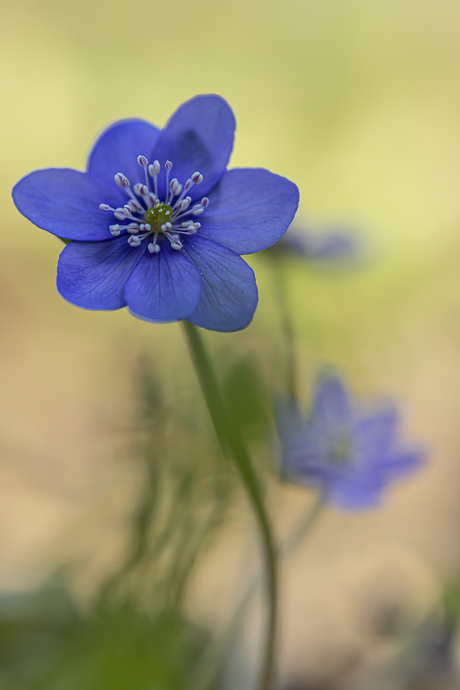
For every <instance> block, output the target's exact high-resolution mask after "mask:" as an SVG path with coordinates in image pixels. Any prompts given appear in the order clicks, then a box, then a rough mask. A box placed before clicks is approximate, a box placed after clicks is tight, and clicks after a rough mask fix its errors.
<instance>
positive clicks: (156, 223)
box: [144, 201, 173, 232]
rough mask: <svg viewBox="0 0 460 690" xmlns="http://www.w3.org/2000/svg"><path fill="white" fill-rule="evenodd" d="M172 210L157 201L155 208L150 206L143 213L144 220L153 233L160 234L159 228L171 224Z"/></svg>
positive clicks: (167, 205)
mask: <svg viewBox="0 0 460 690" xmlns="http://www.w3.org/2000/svg"><path fill="white" fill-rule="evenodd" d="M172 218H173V210H172V208H171V206H170V205H169V204H164V203H163V202H162V201H157V203H156V204H155V206H150V208H149V209H147V211H146V212H145V213H144V220H145V222H146V223H148V224H149V225H150V227H151V228H152V229H153V230H154V231H155V232H161V226H162V225H164V224H165V223H167V222H171V220H172Z"/></svg>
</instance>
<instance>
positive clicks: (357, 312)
mask: <svg viewBox="0 0 460 690" xmlns="http://www.w3.org/2000/svg"><path fill="white" fill-rule="evenodd" d="M1 17H2V21H1V23H0V55H1V58H0V70H1V89H2V106H1V109H0V151H1V158H0V183H1V184H0V195H1V201H0V204H1V208H2V232H1V234H0V243H1V251H0V263H1V269H0V323H1V332H2V336H1V339H0V380H1V391H2V394H1V399H0V420H1V423H0V449H1V465H0V477H1V481H0V494H1V500H0V553H1V570H0V588H1V589H2V590H4V591H11V590H18V591H19V590H23V589H27V588H31V587H34V586H37V585H38V584H40V583H41V582H44V581H45V580H46V579H47V577H48V576H49V574H50V572H51V571H52V570H53V568H56V567H57V566H58V565H59V564H60V563H62V562H72V563H73V564H74V565H75V571H74V572H75V573H76V574H75V575H74V578H73V583H74V587H75V591H76V592H77V596H78V597H80V598H81V600H82V601H83V602H84V601H85V596H87V593H88V592H89V591H90V590H91V587H92V583H94V582H97V579H98V577H99V574H100V573H101V572H103V571H104V569H108V568H110V563H112V562H113V557H114V556H113V554H114V553H115V552H116V548H117V547H116V544H117V543H118V541H117V540H118V539H119V537H120V531H122V526H123V516H124V515H125V513H126V505H125V503H126V501H125V496H126V493H127V490H126V487H129V486H130V481H131V479H130V472H129V462H127V461H126V458H125V459H124V460H123V461H120V455H123V453H120V447H123V445H124V443H125V436H126V433H127V429H129V427H130V423H131V420H132V410H133V398H134V397H135V394H134V393H133V376H134V372H135V370H136V366H137V364H138V362H139V361H140V360H141V359H142V358H145V357H147V359H148V361H151V362H154V363H155V365H156V366H157V367H159V370H160V372H161V380H162V385H163V390H165V391H166V392H165V395H166V396H170V398H171V400H172V401H173V409H174V400H175V399H176V398H175V396H176V397H177V396H178V397H179V398H181V400H182V403H183V402H184V400H185V401H186V400H187V396H189V397H190V400H191V402H190V404H191V405H194V404H196V403H195V402H193V400H194V398H193V396H192V394H191V393H190V390H192V391H195V393H196V388H194V386H195V385H196V384H195V382H194V378H193V372H191V371H190V365H189V363H188V361H187V353H186V349H185V346H184V343H183V342H182V339H181V334H180V330H179V328H178V326H177V324H172V325H167V326H155V325H147V324H145V323H142V322H139V321H136V320H135V319H133V318H132V317H131V316H129V314H127V313H125V312H124V311H121V312H113V313H97V312H86V311H82V310H79V309H77V308H75V307H73V306H71V305H69V304H67V303H65V302H64V301H63V300H62V299H61V298H60V297H59V295H58V294H57V292H56V290H55V286H54V276H55V265H56V260H57V257H58V254H59V251H60V249H61V245H60V244H59V242H58V241H57V240H56V239H55V238H54V237H52V236H51V235H48V234H47V233H45V232H43V231H41V230H39V229H37V228H35V227H33V226H32V225H31V224H30V223H29V222H28V221H27V220H26V219H24V218H22V217H21V216H20V215H19V213H18V212H17V211H16V210H15V208H14V206H13V203H12V201H11V197H10V190H11V187H12V186H13V184H14V183H15V182H16V181H17V180H18V179H19V178H20V177H21V176H22V175H25V174H26V173H28V172H29V171H30V170H32V169H36V168H45V167H60V166H61V167H75V168H80V169H83V168H84V166H85V161H86V156H87V153H88V151H89V148H90V146H91V144H92V142H93V141H94V139H95V137H96V136H97V134H98V133H99V132H100V131H101V130H102V129H103V128H104V127H105V126H106V125H108V124H109V123H111V122H113V121H114V120H117V119H121V118H125V117H131V116H137V117H143V118H146V119H148V120H151V121H152V122H154V123H155V124H157V125H159V126H162V125H163V124H164V123H165V122H166V121H167V119H168V117H169V116H170V115H171V113H172V112H173V111H174V110H175V109H176V107H178V106H179V105H180V104H181V103H182V102H183V101H185V100H187V99H188V98H190V97H192V96H194V95H195V94H200V93H218V94H220V95H222V96H223V97H224V98H226V99H227V100H228V102H229V103H230V104H231V106H232V108H233V109H234V112H235V114H236V118H237V122H238V128H237V136H236V142H235V148H234V153H233V157H232V161H231V165H233V166H253V167H266V168H269V169H270V170H272V171H274V172H277V173H280V174H282V175H285V176H287V177H289V178H290V179H292V180H293V181H295V182H296V183H297V184H298V186H299V188H300V192H301V205H300V211H299V222H300V224H302V223H303V224H304V225H305V227H308V228H311V229H315V230H318V231H321V230H322V228H325V227H326V226H327V225H328V224H330V223H335V224H338V225H343V226H344V227H351V228H353V229H354V230H355V232H356V234H357V236H358V237H359V238H360V251H361V259H360V261H359V262H358V265H356V266H354V267H353V268H350V267H348V268H347V269H346V270H328V271H325V270H323V269H322V268H321V267H318V266H314V265H306V264H305V263H302V262H300V261H298V262H294V263H293V265H292V269H291V270H290V271H289V289H290V294H291V296H292V302H291V309H292V315H293V317H294V319H295V335H296V344H297V348H298V352H299V356H300V358H301V367H300V377H301V382H302V384H301V387H302V390H304V391H305V393H304V396H305V399H306V400H307V399H308V395H309V393H308V391H309V385H310V383H311V381H312V378H313V376H314V374H315V372H316V371H317V370H318V368H319V367H320V366H322V364H323V363H329V364H333V365H334V366H336V367H337V368H339V369H340V370H341V371H343V372H344V373H345V375H346V376H347V377H349V379H350V381H352V385H353V386H354V387H355V388H356V390H357V391H358V392H359V393H360V394H362V395H364V396H367V395H369V396H384V397H393V398H396V399H397V400H398V401H399V404H400V405H401V407H402V409H403V411H404V420H405V426H404V428H405V437H406V438H407V440H412V441H414V440H417V441H420V442H422V443H423V444H424V445H425V447H426V448H427V451H428V462H427V466H426V467H425V468H424V470H423V471H422V472H421V473H420V474H419V475H418V476H417V477H415V478H413V479H410V480H408V481H406V482H405V483H404V484H401V485H400V486H398V487H397V488H396V489H394V490H391V492H390V493H389V495H388V497H387V501H386V503H385V506H384V507H383V508H382V509H378V510H376V511H373V512H370V513H366V514H363V515H352V516H350V515H341V514H339V513H337V512H334V511H332V510H331V511H327V513H326V514H325V515H324V516H323V518H322V520H321V522H320V523H319V524H318V526H317V529H316V530H315V532H314V534H313V535H312V538H311V540H310V542H309V543H308V545H307V544H306V545H305V547H304V548H302V549H301V550H300V551H299V552H298V553H297V555H296V556H295V557H294V558H293V559H291V560H290V561H289V564H288V567H286V572H285V573H284V585H283V616H282V618H283V620H282V653H281V657H282V668H283V673H284V674H285V676H286V677H289V678H305V677H308V678H313V679H316V678H319V679H321V678H325V677H327V673H331V674H332V675H333V674H334V672H335V668H336V667H337V669H340V668H342V666H343V664H344V663H345V662H347V660H353V659H355V658H360V659H362V658H364V657H365V659H370V660H371V661H372V660H373V659H374V656H377V657H378V655H379V654H382V653H385V649H386V648H385V645H384V644H383V643H382V642H381V641H380V642H379V641H377V642H376V641H375V640H376V638H375V635H376V633H375V627H376V626H375V618H376V616H377V614H378V612H379V611H380V609H382V610H383V609H385V610H386V607H390V608H391V607H392V606H393V607H396V608H398V607H402V608H403V609H404V610H405V611H406V613H407V615H408V616H409V617H410V616H412V617H413V620H417V619H418V618H423V615H424V614H425V613H426V611H427V610H429V608H430V607H431V606H432V605H433V602H435V601H436V598H437V596H438V594H439V590H440V587H441V584H440V583H443V582H445V581H447V580H448V579H449V578H453V577H456V575H457V572H458V569H459V567H460V546H459V544H460V540H459V538H460V501H459V497H460V457H459V455H460V435H459V424H458V414H459V411H460V195H459V183H460V155H459V154H460V125H459V122H460V69H459V68H460V42H459V40H458V36H459V30H460V6H459V4H458V2H455V1H454V0H436V1H435V0H386V1H385V2H383V1H379V0H324V1H322V2H315V1H314V0H284V1H283V2H276V1H275V0H264V1H262V0H233V1H232V2H231V3H224V2H215V1H211V0H195V1H194V2H186V0H167V1H166V0H150V1H146V0H138V1H137V2H136V3H135V4H131V5H129V4H127V3H126V2H123V1H122V0H112V1H111V2H110V3H109V2H104V1H103V0H79V1H78V2H73V1H72V0H63V1H58V0H40V1H38V0H21V2H13V1H12V0H10V1H8V0H2V2H1ZM250 262H251V265H252V266H253V267H254V269H255V271H256V274H257V278H258V283H259V289H260V305H259V308H258V311H257V313H256V316H255V319H254V322H253V324H252V325H251V326H250V328H249V329H248V330H247V331H245V332H243V333H236V334H231V335H220V334H213V333H209V334H208V335H207V339H208V342H209V345H210V347H211V349H212V350H213V352H214V353H215V354H216V356H217V357H219V353H220V355H221V359H223V360H225V357H230V359H231V357H232V356H234V357H235V358H236V357H238V356H239V355H240V354H244V353H248V352H253V353H255V355H256V357H257V358H258V360H259V361H260V364H261V367H262V369H263V371H264V375H265V376H266V378H267V379H269V380H270V381H271V382H272V383H273V387H275V388H276V386H281V384H282V375H281V373H280V371H279V365H278V362H279V353H280V352H281V348H282V342H281V338H280V335H279V328H278V326H277V323H276V299H275V297H276V295H275V294H274V289H276V287H275V286H274V283H273V277H272V273H271V270H270V266H269V263H268V262H267V261H266V260H265V259H264V257H263V256H255V257H251V258H250ZM267 343H270V345H268V344H267ZM222 353H223V354H222ZM224 355H225V356H224ZM171 414H172V415H174V412H172V413H171ZM128 493H129V492H128ZM310 498H311V497H310V495H309V494H308V492H306V491H304V490H301V489H298V488H292V489H290V488H288V487H286V488H285V489H283V491H282V492H278V493H277V494H276V496H274V497H273V505H272V509H273V511H274V513H276V514H277V515H278V520H279V525H280V529H281V527H282V526H283V525H287V524H289V522H290V520H291V519H292V518H293V516H294V515H295V513H296V512H298V511H301V510H302V509H303V507H304V506H305V505H306V504H307V503H308V501H309V500H310ZM248 532H249V533H250V532H251V522H250V518H248V516H247V515H246V513H245V511H244V509H243V508H242V509H241V511H235V512H234V514H233V516H232V521H231V527H230V528H229V530H228V534H227V533H225V534H226V537H225V540H224V542H223V543H222V542H220V545H219V546H218V547H217V548H216V550H215V552H214V555H213V556H212V557H210V559H209V562H208V563H207V565H206V567H203V574H202V581H201V584H200V579H199V578H197V582H196V585H195V586H196V592H195V598H196V602H198V603H197V610H198V611H199V613H196V612H195V613H196V615H199V616H201V617H202V618H203V619H206V620H211V621H212V620H214V618H216V617H217V618H218V617H219V616H222V617H223V616H225V615H226V612H228V611H229V610H230V609H231V594H232V591H234V584H233V585H232V578H233V580H234V579H235V578H236V579H237V578H238V577H239V575H238V573H239V574H240V575H241V569H243V570H244V562H245V561H244V559H245V556H244V554H246V556H247V550H248V548H250V545H251V543H252V542H251V538H252V537H250V536H248ZM203 583H204V584H203ZM232 588H233V589H232ZM203 592H205V594H206V595H205V596H204V595H203ZM222 602H224V603H222ZM379 607H380V608H379ZM376 612H377V613H376ZM254 634H255V637H257V635H256V633H254ZM382 649H383V652H382ZM371 661H370V662H369V663H371ZM350 663H351V662H350ZM326 667H327V668H326ZM325 669H326V670H325ZM326 671H327V673H326ZM299 687H300V686H299Z"/></svg>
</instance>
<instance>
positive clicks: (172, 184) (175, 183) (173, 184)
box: [169, 177, 180, 196]
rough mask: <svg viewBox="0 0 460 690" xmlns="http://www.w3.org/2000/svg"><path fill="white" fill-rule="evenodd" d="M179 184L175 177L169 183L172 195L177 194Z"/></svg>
mask: <svg viewBox="0 0 460 690" xmlns="http://www.w3.org/2000/svg"><path fill="white" fill-rule="evenodd" d="M179 186H180V185H179V180H178V179H177V177H175V178H174V179H172V180H171V182H170V183H169V188H170V190H171V193H172V195H173V196H176V195H177V194H179Z"/></svg>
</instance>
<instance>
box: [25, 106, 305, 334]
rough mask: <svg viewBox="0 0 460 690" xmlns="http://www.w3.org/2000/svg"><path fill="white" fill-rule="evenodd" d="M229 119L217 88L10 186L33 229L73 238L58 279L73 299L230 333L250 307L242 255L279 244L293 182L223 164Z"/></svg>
mask: <svg viewBox="0 0 460 690" xmlns="http://www.w3.org/2000/svg"><path fill="white" fill-rule="evenodd" d="M234 129H235V118H234V115H233V113H232V110H231V109H230V107H229V105H228V104H227V103H226V102H225V101H224V100H223V99H222V98H220V97H218V96H197V97H196V98H193V99H192V100H190V101H188V102H187V103H185V104H183V105H182V106H181V107H180V108H179V109H178V110H177V111H176V112H175V113H174V115H173V116H172V117H171V119H170V120H169V122H168V124H167V125H166V127H165V128H164V129H163V130H159V129H158V128H157V127H155V126H154V125H152V124H150V123H148V122H145V121H144V120H137V119H132V120H124V121H121V122H116V123H115V124H114V125H112V126H111V127H109V128H108V129H107V130H106V131H105V132H103V134H102V135H101V136H100V137H99V139H98V140H97V141H96V144H95V145H94V147H93V150H92V151H91V153H90V156H89V159H88V165H87V170H86V172H84V173H83V172H80V171H77V170H71V169H53V168H50V169H47V170H38V171H35V172H32V173H31V174H30V175H27V176H26V177H24V178H23V179H22V180H20V181H19V182H18V183H17V185H16V186H15V187H14V190H13V199H14V202H15V204H16V206H17V208H18V209H19V210H20V211H21V213H23V214H24V215H25V216H26V217H27V218H28V219H29V220H31V221H32V222H33V223H35V225H38V226H39V227H40V228H43V229H44V230H47V231H48V232H51V233H53V234H54V235H57V236H58V237H61V238H65V239H66V240H72V241H71V242H69V243H68V244H67V246H66V247H65V248H64V249H63V251H62V253H61V255H60V258H59V263H58V270H57V288H58V291H59V292H60V294H61V295H62V296H63V297H64V298H65V299H67V300H69V301H70V302H72V303H73V304H76V305H77V306H79V307H83V308H86V309H103V310H113V309H120V308H121V307H125V306H128V307H129V309H130V311H131V312H132V313H133V314H134V315H135V316H138V317H140V318H143V319H146V320H151V321H159V322H170V321H178V320H181V319H189V320H190V321H191V322H192V323H194V324H196V325H197V326H202V327H204V328H209V329H212V330H217V331H235V330H239V329H241V328H244V327H245V326H247V325H248V323H249V322H250V321H251V319H252V316H253V314H254V311H255V308H256V306H257V286H256V282H255V277H254V273H253V271H252V269H251V268H250V267H249V266H248V264H247V263H246V262H245V261H244V260H243V259H242V258H241V256H240V255H241V254H251V253H253V252H257V251H260V250H262V249H265V248H267V247H269V246H271V245H272V244H273V243H275V242H277V241H278V240H279V239H280V237H282V235H283V234H284V233H285V232H286V229H287V228H288V227H289V224H290V223H291V221H292V219H293V217H294V214H295V212H296V210H297V206H298V196H299V195H298V190H297V187H296V186H295V185H294V184H293V183H292V182H290V181H289V180H287V179H286V178H284V177H280V176H278V175H274V174H273V173H271V172H269V171H268V170H263V169H234V170H229V171H227V170H226V167H227V163H228V160H229V157H230V153H231V151H232V148H233V138H234Z"/></svg>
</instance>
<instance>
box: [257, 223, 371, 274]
mask: <svg viewBox="0 0 460 690" xmlns="http://www.w3.org/2000/svg"><path fill="white" fill-rule="evenodd" d="M269 251H270V252H272V253H275V252H276V253H279V254H283V255H284V254H285V255H290V256H297V257H300V258H302V259H305V260H306V261H309V262H315V263H322V264H323V265H326V264H328V265H332V264H334V265H338V264H339V263H340V264H343V263H350V262H355V261H356V260H357V259H358V258H359V255H360V248H359V244H358V241H357V237H356V235H354V234H353V233H351V232H350V231H347V230H345V229H343V228H339V227H330V228H327V229H325V230H324V231H322V232H311V231H305V230H303V229H300V227H299V226H298V225H296V224H295V225H291V227H290V228H289V230H288V232H287V233H286V234H285V235H284V237H283V238H282V239H281V240H280V241H279V242H278V243H277V244H276V245H274V246H273V247H272V248H271V249H270V250H269Z"/></svg>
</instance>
